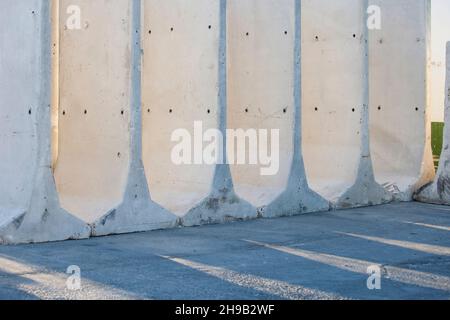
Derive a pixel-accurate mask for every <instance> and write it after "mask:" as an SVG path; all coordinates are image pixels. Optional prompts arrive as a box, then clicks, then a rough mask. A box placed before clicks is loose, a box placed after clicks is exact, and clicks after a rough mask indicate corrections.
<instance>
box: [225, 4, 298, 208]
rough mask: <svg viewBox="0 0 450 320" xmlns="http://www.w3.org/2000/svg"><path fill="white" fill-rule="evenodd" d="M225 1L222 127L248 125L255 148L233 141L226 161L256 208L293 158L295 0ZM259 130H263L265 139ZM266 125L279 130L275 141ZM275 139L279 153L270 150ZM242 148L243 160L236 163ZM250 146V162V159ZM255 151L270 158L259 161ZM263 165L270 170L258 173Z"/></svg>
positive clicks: (277, 186)
mask: <svg viewBox="0 0 450 320" xmlns="http://www.w3.org/2000/svg"><path fill="white" fill-rule="evenodd" d="M228 5H229V7H228V128H229V129H243V130H245V131H247V130H251V131H252V132H253V133H255V136H256V137H257V138H258V141H256V142H257V143H258V145H257V146H256V147H255V148H251V147H250V142H249V141H247V145H246V148H245V149H244V148H239V146H238V145H236V146H235V157H234V159H231V158H229V159H228V160H229V161H230V162H231V163H234V165H231V173H232V176H233V181H234V186H235V190H236V193H237V194H238V195H239V196H241V197H242V198H244V199H246V200H247V201H249V202H250V203H251V204H252V205H254V206H256V207H262V206H266V205H268V204H270V203H271V202H272V201H273V200H275V199H276V198H277V197H278V196H279V195H280V194H281V193H282V192H283V191H284V190H285V189H286V187H287V183H288V179H289V174H290V169H291V164H292V159H293V150H294V148H293V147H294V146H293V131H294V116H295V110H294V40H295V29H294V26H295V1H293V0H281V1H274V0H231V1H229V2H228ZM259 130H266V131H267V138H263V136H261V135H260V131H259ZM272 130H277V131H278V132H279V141H277V140H278V139H276V140H272V138H271V136H272V132H273V131H272ZM265 139H267V140H266V141H264V140H265ZM230 142H231V141H229V143H230ZM276 142H279V148H278V146H277V149H278V150H277V152H279V157H277V155H276V154H272V155H271V147H272V145H274V146H275V143H276ZM262 147H265V148H266V149H267V150H266V151H264V150H263V149H262ZM242 149H244V150H246V152H245V153H246V161H245V164H238V163H237V152H239V150H242ZM252 149H253V150H254V151H255V152H257V154H256V156H257V159H255V160H257V161H256V163H251V162H250V159H251V155H250V154H249V152H251V150H252ZM263 151H264V152H263ZM259 152H263V154H264V155H267V156H269V157H271V156H272V157H273V158H272V160H273V161H274V162H273V163H272V164H271V165H268V164H267V163H266V164H263V163H262V162H261V160H262V158H261V157H260V154H259ZM253 155H254V153H253ZM276 162H278V163H276ZM269 167H272V169H273V171H272V170H271V171H272V172H267V173H265V174H264V173H263V172H264V170H266V169H268V168H269ZM277 169H278V170H277ZM266 174H268V175H266Z"/></svg>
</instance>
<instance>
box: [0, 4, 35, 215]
mask: <svg viewBox="0 0 450 320" xmlns="http://www.w3.org/2000/svg"><path fill="white" fill-rule="evenodd" d="M40 2H41V1H38V0H34V1H23V2H19V3H17V1H13V0H7V1H4V2H2V10H1V11H0V30H11V31H12V30H14V29H13V26H21V27H20V28H19V27H17V29H16V30H14V34H12V32H11V33H8V32H0V49H1V50H0V128H1V133H0V135H1V139H0V150H2V151H1V154H2V157H1V161H0V208H1V209H0V223H1V222H2V221H3V220H4V219H6V218H8V217H11V216H15V215H16V214H17V213H22V212H24V211H26V209H27V207H28V205H29V201H30V198H31V192H32V188H33V187H32V184H33V174H34V172H35V169H36V164H37V136H36V121H37V109H38V107H39V105H38V103H39V97H40V96H39V94H40V92H39V89H40V74H39V73H40V71H41V69H40V68H41V65H40V59H41V57H40V50H41V41H42V39H41V37H40V36H39V31H40V29H41V20H40V17H39V16H38V13H37V12H38V10H39V9H40ZM33 12H34V13H33Z"/></svg>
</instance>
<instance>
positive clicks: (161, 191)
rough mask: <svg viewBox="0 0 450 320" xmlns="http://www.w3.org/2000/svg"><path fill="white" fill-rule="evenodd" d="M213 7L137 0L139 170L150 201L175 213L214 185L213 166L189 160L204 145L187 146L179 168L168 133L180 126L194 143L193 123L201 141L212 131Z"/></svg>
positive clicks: (204, 2)
mask: <svg viewBox="0 0 450 320" xmlns="http://www.w3.org/2000/svg"><path fill="white" fill-rule="evenodd" d="M219 9H220V6H219V1H218V0H213V1H211V0H197V1H195V5H193V3H192V2H190V1H185V0H168V1H157V0H144V1H143V17H144V22H143V24H144V28H143V35H142V36H143V40H142V41H143V52H144V56H143V67H142V70H143V72H142V104H143V108H142V123H143V161H144V167H145V170H146V176H147V179H148V183H149V189H150V193H151V195H152V199H153V200H154V201H155V202H157V203H158V204H160V205H162V206H163V207H164V208H166V209H168V210H170V211H171V212H173V213H175V214H177V215H180V216H181V215H184V214H186V213H187V212H188V211H189V210H190V209H191V208H193V207H194V206H195V205H196V204H198V203H199V202H200V201H201V200H203V199H204V198H205V197H207V196H208V195H209V193H210V191H211V186H212V183H213V175H214V168H215V166H214V165H208V164H205V163H204V162H203V161H202V159H199V160H200V161H198V162H197V164H195V160H196V159H194V155H195V154H196V155H197V156H198V155H202V150H203V149H202V146H203V147H205V146H206V145H207V144H206V143H203V142H202V141H200V142H197V144H196V146H197V148H198V147H200V149H195V150H194V146H193V147H192V157H191V160H192V164H191V165H189V164H186V165H185V164H183V165H177V164H175V163H174V162H173V161H172V159H171V154H172V149H173V148H174V147H175V145H177V142H172V141H171V136H172V133H173V132H174V131H175V130H177V129H185V130H187V131H188V132H189V133H190V135H191V137H192V144H194V122H196V121H198V122H201V126H202V129H201V130H199V131H198V132H199V134H200V138H201V137H202V134H203V132H204V131H206V130H208V129H210V128H218V123H219V119H218V117H219V112H218V92H219V87H218V86H219V70H218V64H219V31H220V30H219V27H220V26H219V20H220V19H219V14H220V12H219V11H220V10H219ZM196 150H197V151H196ZM198 150H200V151H198ZM197 160H198V159H197Z"/></svg>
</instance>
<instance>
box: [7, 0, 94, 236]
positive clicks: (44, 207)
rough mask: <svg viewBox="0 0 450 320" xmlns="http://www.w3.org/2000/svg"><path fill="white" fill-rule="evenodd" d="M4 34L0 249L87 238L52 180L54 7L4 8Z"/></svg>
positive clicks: (25, 4)
mask: <svg viewBox="0 0 450 320" xmlns="http://www.w3.org/2000/svg"><path fill="white" fill-rule="evenodd" d="M0 30H2V31H3V30H8V32H0V148H1V149H2V155H3V157H2V161H1V162H0V163H1V164H0V185H1V187H0V194H1V196H0V244H2V243H8V244H18V243H31V242H45V241H58V240H65V239H79V238H86V237H88V236H89V234H90V229H89V227H88V226H87V225H86V224H85V223H83V222H82V221H81V220H79V219H76V218H75V217H73V216H71V215H70V214H69V213H67V212H66V211H64V210H62V209H61V208H60V205H59V202H58V198H57V194H56V189H55V183H54V178H53V176H52V167H51V163H52V161H51V160H52V155H51V119H50V118H51V103H50V102H51V98H50V97H51V61H50V60H51V6H50V3H49V2H48V1H40V0H39V1H38V0H36V1H26V2H25V1H21V2H17V1H9V0H8V1H4V2H2V10H1V11H0Z"/></svg>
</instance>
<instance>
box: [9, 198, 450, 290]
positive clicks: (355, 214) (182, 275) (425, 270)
mask: <svg viewBox="0 0 450 320" xmlns="http://www.w3.org/2000/svg"><path fill="white" fill-rule="evenodd" d="M449 232H450V211H449V209H448V208H447V207H441V206H434V205H428V204H421V203H401V204H392V205H385V206H380V207H372V208H359V209H353V210H343V211H337V212H329V213H320V214H314V215H305V216H299V217H290V218H281V219H276V220H256V221H249V222H242V223H241V222H239V223H233V224H229V225H218V226H207V227H201V228H185V229H176V230H165V231H155V232H150V233H141V234H133V235H122V236H112V237H108V238H96V239H90V240H82V241H77V242H64V243H52V244H41V245H29V246H11V247H0V298H1V299H11V298H20V299H106V298H111V299H117V298H122V299H329V298H336V299H338V298H342V299H345V298H347V299H449V298H450V237H449V236H448V235H449ZM71 265H78V266H79V267H80V268H81V277H82V290H81V291H68V290H67V289H66V286H65V285H66V279H67V277H68V275H67V274H65V272H66V270H67V267H68V266H71ZM369 265H382V266H383V268H382V270H383V278H382V281H381V290H375V291H370V290H368V289H367V287H366V282H367V278H368V274H366V271H367V267H368V266H369Z"/></svg>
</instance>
